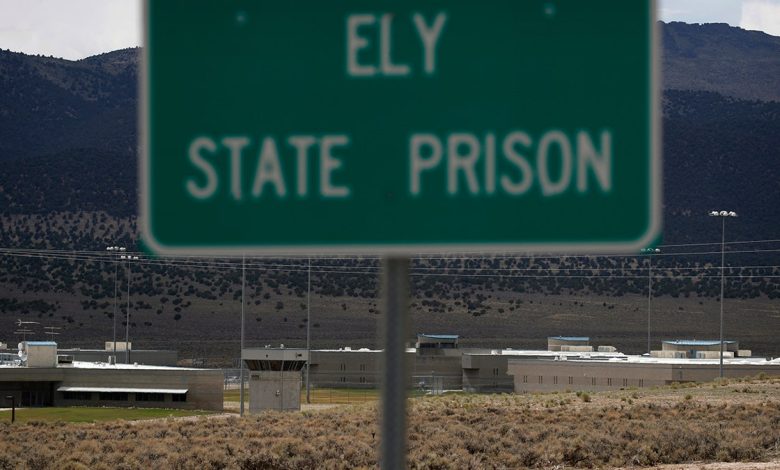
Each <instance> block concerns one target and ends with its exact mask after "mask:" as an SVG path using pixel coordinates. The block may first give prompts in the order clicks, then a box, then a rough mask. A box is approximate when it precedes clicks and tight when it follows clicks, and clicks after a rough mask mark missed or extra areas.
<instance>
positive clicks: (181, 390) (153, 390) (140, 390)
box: [57, 387, 188, 395]
mask: <svg viewBox="0 0 780 470" xmlns="http://www.w3.org/2000/svg"><path fill="white" fill-rule="evenodd" d="M187 390H188V389H186V388H127V387H58V388H57V391H58V392H109V393H110V392H120V393H122V392H123V393H172V394H176V395H183V394H185V393H187Z"/></svg>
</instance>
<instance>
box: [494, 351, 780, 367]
mask: <svg viewBox="0 0 780 470" xmlns="http://www.w3.org/2000/svg"><path fill="white" fill-rule="evenodd" d="M524 352H525V351H524ZM556 352H557V351H556ZM505 354H506V353H505ZM597 354H598V353H579V355H576V356H571V355H570V356H568V357H567V360H568V361H571V362H574V363H578V362H579V363H582V362H598V363H601V364H604V363H612V364H615V363H621V364H672V365H674V364H678V365H718V364H719V363H720V361H719V359H693V358H671V357H670V358H666V357H648V356H633V355H632V356H628V355H624V354H620V355H617V356H612V357H604V356H601V357H598V356H597ZM601 354H604V353H601ZM612 354H615V353H612ZM560 355H561V354H556V355H555V356H560ZM516 356H520V357H517V359H521V357H522V356H523V354H518V355H516ZM554 358H555V357H539V358H538V359H539V360H546V361H549V360H551V359H554ZM510 359H512V358H510ZM532 359H536V358H532ZM723 364H725V365H735V366H780V361H778V360H777V359H775V360H773V361H769V360H767V359H766V358H763V357H746V358H723Z"/></svg>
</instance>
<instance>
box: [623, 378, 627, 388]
mask: <svg viewBox="0 0 780 470" xmlns="http://www.w3.org/2000/svg"><path fill="white" fill-rule="evenodd" d="M623 386H624V387H628V379H623Z"/></svg>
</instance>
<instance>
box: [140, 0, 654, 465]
mask: <svg viewBox="0 0 780 470" xmlns="http://www.w3.org/2000/svg"><path fill="white" fill-rule="evenodd" d="M144 4H145V9H144V25H145V30H144V39H145V44H146V47H145V48H144V57H143V60H142V73H141V79H140V80H141V91H142V97H143V99H142V100H141V103H142V107H141V111H140V115H141V119H140V121H141V126H140V129H141V142H142V158H141V168H140V181H141V192H140V215H141V216H140V224H141V231H142V235H143V239H144V242H145V244H146V246H148V247H149V248H150V249H151V250H153V251H155V252H158V253H162V254H171V255H175V254H198V253H200V254H204V255H210V256H213V255H219V254H234V255H235V254H244V253H249V254H276V255H280V254H282V255H288V254H304V255H312V254H323V253H340V254H346V253H354V254H379V255H382V256H384V268H385V270H384V275H383V276H384V277H383V283H382V288H383V295H384V314H385V318H384V330H385V331H384V334H385V339H386V341H385V355H384V361H385V368H384V381H383V394H382V396H383V405H382V413H383V414H382V418H383V429H382V433H383V434H382V442H383V444H382V466H383V468H402V467H403V466H404V462H405V460H404V457H403V456H404V455H405V454H404V449H405V443H404V441H405V439H404V436H405V397H406V381H407V375H406V370H405V366H404V364H405V359H404V357H405V355H404V342H405V339H406V335H407V328H408V311H407V309H408V291H409V288H408V282H409V281H408V274H409V272H408V270H409V259H408V256H409V255H411V254H413V253H421V252H425V253H455V252H483V253H488V252H523V253H529V252H545V253H551V252H567V253H576V252H584V253H597V252H636V250H638V249H639V248H641V247H645V246H648V245H649V244H650V243H652V242H653V240H655V239H656V238H657V235H658V233H659V231H660V220H661V216H660V210H661V177H660V169H661V163H660V149H659V130H658V129H659V125H658V121H659V113H658V106H659V96H658V83H659V80H658V76H657V75H658V66H657V63H658V58H657V51H658V47H657V44H656V42H657V40H658V35H657V33H656V32H655V28H656V25H655V2H654V1H653V0H640V1H630V2H627V1H625V0H591V1H588V2H583V1H581V0H556V1H554V2H552V1H547V0H528V1H522V2H518V1H516V0H496V1H491V2H474V1H471V0H449V1H441V2H425V3H420V2H416V1H413V0H376V1H373V2H371V3H370V4H367V3H366V2H364V1H361V0H338V1H335V2H321V1H317V0H295V1H285V2H257V1H250V0H236V1H232V2H214V1H212V0H146V1H145V3H144ZM307 372H308V370H307ZM242 403H243V402H242Z"/></svg>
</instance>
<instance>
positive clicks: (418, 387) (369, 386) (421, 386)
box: [223, 368, 514, 408]
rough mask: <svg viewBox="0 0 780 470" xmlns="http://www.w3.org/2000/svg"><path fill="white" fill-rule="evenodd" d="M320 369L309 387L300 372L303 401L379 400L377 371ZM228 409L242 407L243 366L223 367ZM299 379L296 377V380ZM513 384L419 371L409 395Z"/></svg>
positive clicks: (498, 389)
mask: <svg viewBox="0 0 780 470" xmlns="http://www.w3.org/2000/svg"><path fill="white" fill-rule="evenodd" d="M338 372H339V371H333V373H323V372H319V373H317V374H315V373H312V375H311V377H310V378H309V390H308V393H307V388H306V372H305V370H304V371H303V372H301V380H300V384H301V391H300V397H301V398H300V400H301V404H314V405H345V404H359V403H366V402H374V401H377V400H379V397H380V394H381V388H380V384H379V377H378V376H377V374H366V373H362V375H354V376H352V375H349V374H345V373H341V374H340V373H338ZM223 373H224V394H225V395H224V396H225V406H226V408H233V407H238V406H239V396H240V369H237V368H236V369H223ZM249 376H250V373H249V371H248V370H244V387H245V388H244V400H245V403H246V404H248V403H249V382H250V378H249ZM295 382H297V379H296V381H295ZM513 389H514V384H513V382H512V378H511V377H507V376H503V377H485V378H475V377H471V378H468V379H466V380H465V381H464V378H463V377H462V376H460V375H454V374H449V375H447V374H436V373H433V372H432V373H429V374H417V375H413V376H412V377H410V381H409V389H408V396H409V397H425V396H437V395H443V394H447V393H458V392H460V393H463V392H465V393H511V392H512V391H513Z"/></svg>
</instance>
